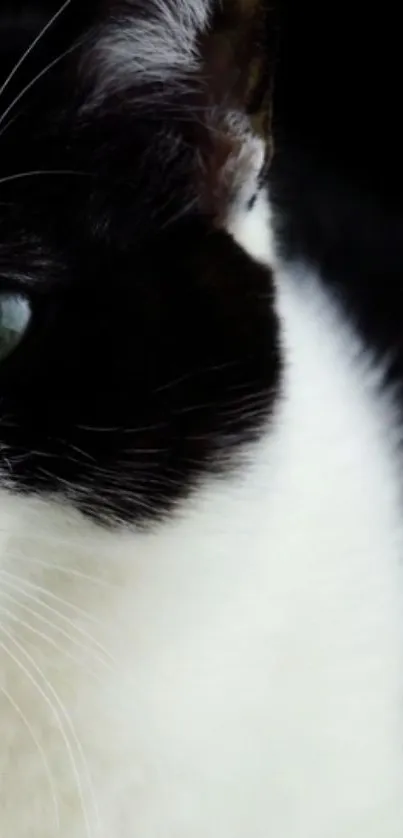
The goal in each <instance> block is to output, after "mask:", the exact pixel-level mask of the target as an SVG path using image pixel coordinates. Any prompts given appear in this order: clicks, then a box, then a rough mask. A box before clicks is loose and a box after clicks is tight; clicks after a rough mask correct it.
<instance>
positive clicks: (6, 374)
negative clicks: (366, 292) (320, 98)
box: [0, 0, 403, 838]
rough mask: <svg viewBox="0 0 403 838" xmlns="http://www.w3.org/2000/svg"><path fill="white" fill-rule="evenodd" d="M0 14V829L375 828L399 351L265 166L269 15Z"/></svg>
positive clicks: (228, 9) (258, 837) (390, 611)
mask: <svg viewBox="0 0 403 838" xmlns="http://www.w3.org/2000/svg"><path fill="white" fill-rule="evenodd" d="M48 6H49V4H48ZM0 21H1V27H0V55H1V59H0V71H1V78H2V79H3V81H2V82H0V103H1V110H0V132H1V133H0V360H1V366H0V398H1V401H0V418H1V421H0V431H1V472H0V473H1V481H0V484H1V489H0V777H1V781H0V833H1V835H4V836H7V838H269V836H270V838H271V836H273V838H274V837H275V838H325V836H326V838H398V836H401V834H402V829H403V793H402V784H403V752H402V717H403V709H402V673H403V668H402V646H403V633H402V613H403V612H402V596H401V594H402V569H401V557H402V546H403V522H402V496H401V448H400V444H401V427H402V421H401V415H400V403H399V394H398V389H397V386H396V385H397V382H396V379H395V378H394V379H393V381H392V378H391V376H390V369H391V363H392V361H391V359H390V357H389V354H388V352H387V350H390V351H391V350H392V349H393V348H394V346H393V345H391V346H388V347H385V348H384V349H385V351H382V352H381V351H379V352H378V351H377V350H376V347H375V345H372V344H371V342H370V341H369V339H368V335H369V332H368V330H365V329H360V328H359V319H358V318H357V319H354V317H353V316H352V314H351V312H350V307H349V306H348V305H347V297H343V294H342V293H341V290H340V288H339V287H338V285H337V283H335V282H333V283H332V282H327V281H325V280H326V277H324V276H322V275H321V272H320V270H319V269H318V265H317V264H315V259H314V255H313V254H312V252H310V251H309V248H308V249H305V251H304V253H303V252H302V251H303V248H299V247H298V246H296V244H295V236H294V237H293V235H292V232H293V231H292V217H291V216H287V208H286V207H285V205H284V198H283V197H282V193H281V183H283V184H284V183H285V180H286V178H282V176H281V167H280V168H279V167H278V166H277V168H276V164H274V169H273V172H274V174H273V175H272V176H270V170H269V174H268V167H269V164H270V162H271V159H272V153H273V149H272V143H271V140H270V135H271V125H272V114H271V88H272V79H273V63H275V62H274V61H273V56H274V48H275V47H274V41H275V37H274V33H275V30H276V24H275V21H274V20H273V18H272V10H271V4H269V3H265V2H263V0H260V2H259V1H258V0H250V2H249V0H233V2H230V0H228V2H227V0H224V2H221V3H215V0H147V2H145V0H141V2H140V0H105V2H95V0H91V2H88V3H86V4H79V3H78V2H77V0H70V2H69V1H68V0H67V2H65V3H64V4H63V5H60V6H58V7H54V6H53V7H52V9H50V7H49V8H47V9H45V7H44V5H42V6H41V5H40V4H39V3H38V4H36V6H34V5H32V4H31V7H30V8H28V7H25V8H24V9H21V11H20V15H18V14H17V12H16V9H15V6H10V9H9V10H8V12H7V10H5V11H2V12H1V13H0ZM269 34H270V35H273V37H271V38H270V40H269V42H268V41H267V40H266V38H267V36H268V35H269ZM25 36H26V38H27V41H26V44H25V47H22V46H21V44H22V42H23V41H24V37H25ZM274 159H275V158H274ZM301 195H302V193H298V194H297V193H296V194H295V202H296V203H298V201H301V200H302V198H301ZM292 205H293V199H292V200H291V202H289V206H288V209H289V211H290V212H291V214H292ZM306 212H307V215H308V210H307V211H306ZM290 219H291V220H290ZM307 224H308V218H307ZM292 242H294V246H292ZM342 246H343V242H341V243H339V242H337V247H336V251H337V249H338V248H340V247H341V248H342ZM358 296H360V295H358ZM361 296H362V294H361ZM390 317H391V318H392V319H393V318H396V322H397V319H398V313H397V312H396V311H395V312H394V313H391V315H390ZM392 365H393V364H392ZM392 385H393V386H392Z"/></svg>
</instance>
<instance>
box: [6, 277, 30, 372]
mask: <svg viewBox="0 0 403 838" xmlns="http://www.w3.org/2000/svg"><path fill="white" fill-rule="evenodd" d="M30 319H31V306H30V304H29V301H28V300H27V298H26V297H24V296H23V295H22V294H17V293H15V292H11V291H2V292H0V363H1V361H4V360H5V359H6V358H8V356H9V355H11V353H12V352H14V350H15V349H17V346H18V345H19V343H21V341H22V339H23V337H24V335H25V332H26V331H27V327H28V324H29V321H30Z"/></svg>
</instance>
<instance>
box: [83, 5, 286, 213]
mask: <svg viewBox="0 0 403 838" xmlns="http://www.w3.org/2000/svg"><path fill="white" fill-rule="evenodd" d="M275 31H276V30H275V22H274V16H273V9H272V5H271V0H108V2H105V3H104V12H103V14H102V16H101V18H100V20H99V22H98V24H97V26H96V27H95V28H94V30H93V32H92V46H91V49H90V51H89V53H88V56H87V60H86V62H85V64H86V67H87V71H89V77H90V79H91V94H90V99H89V101H90V103H92V107H94V108H95V109H97V108H98V109H99V108H105V107H107V105H108V103H109V104H110V103H111V102H114V103H115V106H116V103H117V102H120V103H122V106H123V103H124V107H126V108H127V106H128V103H130V104H131V107H132V108H133V113H134V111H135V112H136V116H137V118H139V119H141V116H142V114H143V115H144V116H145V118H147V119H150V118H152V119H154V121H155V124H156V125H157V124H158V132H159V134H161V126H163V130H164V131H165V132H166V133H168V132H169V134H170V136H171V137H175V144H176V146H177V147H178V148H184V147H185V146H186V147H187V149H189V148H191V149H192V150H193V154H192V157H191V159H192V164H191V171H190V172H189V173H188V174H189V177H190V178H191V180H192V184H193V188H194V189H195V191H196V193H197V198H198V203H199V206H200V208H201V209H202V211H203V212H205V213H207V214H208V215H210V216H211V217H213V218H214V221H215V223H216V224H217V225H218V226H221V225H222V224H223V223H225V220H226V219H227V217H228V213H229V212H231V211H232V210H233V208H234V206H236V205H239V204H242V205H244V204H248V202H250V201H252V199H253V198H254V195H255V194H256V191H257V189H258V187H259V183H260V179H261V177H262V172H263V171H264V169H265V167H266V165H267V164H268V162H269V160H270V158H271V153H272V143H271V93H272V82H273V65H274V56H275V50H274V48H273V44H274V42H275ZM187 159H189V156H188V157H187Z"/></svg>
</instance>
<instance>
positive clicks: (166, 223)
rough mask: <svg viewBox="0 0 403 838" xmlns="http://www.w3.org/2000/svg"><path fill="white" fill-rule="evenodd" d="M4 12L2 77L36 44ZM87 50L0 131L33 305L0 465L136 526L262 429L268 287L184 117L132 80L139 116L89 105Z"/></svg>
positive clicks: (67, 22)
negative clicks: (215, 202)
mask: <svg viewBox="0 0 403 838" xmlns="http://www.w3.org/2000/svg"><path fill="white" fill-rule="evenodd" d="M81 6H82V4H79V3H78V0H73V3H72V4H71V7H70V10H69V11H67V12H66V16H65V17H64V16H62V17H61V19H60V23H59V24H58V25H56V26H55V27H52V30H51V31H50V32H49V34H48V35H47V36H46V37H45V38H44V39H43V40H42V41H41V43H40V44H39V45H38V46H37V48H36V49H35V50H34V51H33V53H32V55H31V56H30V58H29V60H28V61H27V62H26V64H24V67H23V68H22V69H21V73H17V74H16V78H15V79H14V80H13V83H12V85H11V86H10V89H8V90H7V92H6V95H5V96H4V97H2V100H1V105H2V108H3V109H5V108H7V107H8V106H9V105H10V104H11V103H12V100H13V97H14V96H15V95H17V94H18V91H19V90H20V89H21V86H23V84H24V83H27V82H29V80H30V79H32V78H33V77H34V76H35V74H37V73H39V72H40V71H41V70H42V69H43V68H44V67H45V66H46V65H47V64H48V63H49V61H53V60H54V59H55V57H57V56H58V55H60V54H61V53H62V52H63V51H64V50H66V49H67V48H69V47H71V45H72V44H73V43H74V38H76V37H77V36H78V35H79V34H80V35H82V33H83V32H84V31H85V27H86V25H87V22H85V25H84V22H83V20H82V17H83V10H82V9H81ZM13 8H14V7H13ZM36 9H37V11H38V4H37V5H36ZM86 13H88V8H87V12H86ZM46 15H49V11H48V10H46V13H45V11H44V15H43V18H42V24H43V23H44V22H45V21H46V19H47V18H46ZM0 17H1V23H2V29H1V32H2V35H1V37H2V41H1V44H0V56H1V60H2V62H3V63H2V64H1V65H0V72H1V75H2V76H3V77H4V76H5V75H6V74H7V71H8V70H9V69H10V68H11V66H12V65H13V63H14V62H15V61H16V60H17V59H18V57H19V54H20V53H21V47H22V41H23V40H24V39H23V37H22V35H23V34H24V33H25V32H26V42H27V43H29V41H30V39H31V40H32V26H31V23H32V7H31V11H30V13H29V16H28V18H27V21H28V22H29V24H30V25H29V26H25V23H24V16H23V15H22V16H20V17H17V15H16V14H15V15H14V16H13V15H12V14H11V11H9V12H8V17H7V12H6V11H2V12H0ZM38 21H39V16H38ZM80 50H81V53H80ZM82 57H83V52H82V47H81V46H80V43H79V45H78V47H77V49H76V51H75V52H73V53H70V54H68V55H67V56H66V57H65V58H64V59H62V60H60V61H59V62H58V63H57V64H55V65H54V66H53V68H52V69H51V70H50V71H49V72H47V73H46V74H44V75H43V76H42V78H41V79H40V80H39V81H38V82H37V83H35V84H34V85H33V87H32V89H31V90H30V91H29V92H27V93H26V94H25V95H24V96H23V97H22V99H21V101H20V102H19V103H18V106H17V108H16V109H13V110H12V112H10V114H9V115H8V117H7V121H8V118H9V117H11V116H13V117H16V119H15V121H13V122H11V123H10V124H9V125H8V127H7V128H6V129H5V130H4V132H3V133H2V134H1V136H0V179H1V181H2V182H0V281H1V287H2V288H8V289H10V288H11V289H15V290H21V289H23V290H24V292H25V293H26V294H27V295H28V297H29V299H30V300H31V303H32V308H33V319H32V323H31V326H30V329H29V331H28V334H27V336H26V338H25V339H24V341H23V342H22V344H21V346H20V347H19V349H18V350H17V351H16V352H15V353H14V354H13V355H12V356H11V357H10V358H9V359H8V360H7V361H5V362H4V363H3V364H2V366H1V367H0V411H1V413H0V428H1V451H2V462H1V469H2V472H3V474H4V479H5V480H7V484H9V483H10V481H11V484H12V486H13V487H14V488H16V489H18V491H26V490H29V491H35V492H41V493H50V494H57V495H62V496H67V497H68V498H69V499H70V500H72V501H73V502H74V503H76V504H77V505H78V506H79V507H80V508H81V509H82V510H84V511H85V512H87V513H89V514H92V515H95V516H97V517H100V518H103V519H106V518H113V519H116V518H118V519H121V520H125V521H130V522H133V523H136V524H143V523H145V522H146V521H147V520H148V519H149V518H150V517H151V518H152V517H154V516H156V515H162V514H164V513H165V512H166V511H167V510H168V509H169V508H170V507H171V505H172V503H173V502H175V501H176V500H177V499H178V498H179V497H180V496H182V495H183V494H185V493H187V492H188V491H189V490H190V489H191V487H192V486H193V485H194V484H195V483H197V481H198V480H199V478H200V476H201V475H202V474H203V473H205V472H206V471H209V470H212V471H215V472H218V473H220V472H222V471H224V470H225V469H227V468H229V467H232V466H233V465H234V464H235V462H236V452H237V451H238V450H239V448H240V446H241V444H242V443H244V442H245V441H246V440H248V439H252V438H254V437H255V436H256V435H257V434H258V433H259V431H260V428H261V425H262V423H263V422H264V421H266V418H267V415H268V413H269V411H270V405H271V403H272V400H273V398H274V394H275V390H276V386H277V381H278V374H279V354H278V348H277V323H276V319H275V316H274V313H273V308H272V306H271V295H272V284H271V277H270V274H269V272H268V271H266V270H265V269H263V268H262V267H259V266H258V265H257V264H255V263H253V261H251V260H250V259H249V258H248V257H247V256H246V255H245V254H244V253H243V252H241V250H240V249H239V248H238V247H237V246H236V245H235V243H234V242H233V241H232V240H231V239H230V238H229V237H228V236H227V235H226V234H225V233H224V232H222V231H221V230H218V229H216V228H215V226H214V224H213V219H212V218H210V217H209V216H208V215H206V213H204V212H203V211H202V209H201V208H200V207H199V206H198V204H197V202H195V200H194V198H195V196H194V193H193V191H192V189H189V183H190V182H191V178H192V168H191V166H192V149H190V152H189V143H187V142H186V138H185V133H186V131H187V130H188V120H189V114H187V117H186V120H185V121H184V122H183V124H181V121H180V119H179V116H178V113H179V111H178V109H175V107H168V106H165V107H164V108H161V110H158V109H155V108H154V109H150V106H149V104H148V99H147V95H146V93H147V92H146V91H144V92H143V93H144V95H143V96H141V95H139V94H141V92H142V91H141V90H140V91H139V90H137V97H136V107H135V108H134V109H133V108H131V107H130V106H128V104H127V103H125V101H123V100H119V99H115V100H114V101H113V102H112V101H109V102H108V104H107V105H105V106H102V107H101V108H100V109H98V110H97V112H96V113H90V114H88V112H87V111H86V110H85V108H83V105H85V103H86V95H87V92H88V91H87V90H86V89H85V87H83V85H82V84H81V76H80V73H79V72H78V71H77V68H79V67H80V62H81V59H82ZM165 101H167V100H166V99H165ZM170 104H171V105H172V102H171V103H170ZM0 114H1V111H0ZM2 127H4V126H1V127H0V130H1V128H2ZM173 134H175V136H176V139H177V140H178V142H177V143H176V144H175V151H174V152H172V147H173V144H172V142H171V140H172V135H173ZM24 172H25V173H27V174H26V175H24V176H23V177H18V178H14V176H15V175H19V174H20V173H24ZM40 172H41V174H39V173H40ZM46 172H48V174H46ZM52 172H54V174H52ZM29 173H31V174H29ZM7 179H9V180H7Z"/></svg>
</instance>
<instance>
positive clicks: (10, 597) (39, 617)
mask: <svg viewBox="0 0 403 838" xmlns="http://www.w3.org/2000/svg"><path fill="white" fill-rule="evenodd" d="M5 584H6V585H8V584H9V583H8V582H6V583H5ZM2 597H4V598H6V599H7V600H8V601H9V602H12V603H13V604H14V605H18V607H19V608H21V609H22V610H24V611H25V612H26V613H27V614H30V615H31V617H34V618H35V619H37V620H40V621H41V622H42V623H44V625H46V626H49V628H51V629H53V630H55V631H57V632H59V634H60V635H61V636H62V637H65V638H66V640H68V641H69V642H70V643H72V644H73V645H74V646H77V647H78V648H79V649H82V650H83V651H84V652H90V651H91V652H93V656H94V659H95V660H96V661H97V662H98V663H100V664H101V665H102V666H104V667H106V668H107V669H111V665H110V663H109V662H108V661H106V660H104V659H103V658H101V657H100V656H99V655H97V654H96V653H95V652H94V651H93V649H92V648H91V647H90V646H86V645H85V644H84V643H82V642H81V641H80V640H77V638H75V637H73V636H72V635H71V634H69V633H68V632H67V631H65V629H63V628H61V627H60V626H58V625H57V624H56V623H52V621H51V620H48V619H47V617H44V616H43V614H41V613H40V612H39V611H35V609H34V608H30V606H29V605H26V604H25V603H24V602H21V601H20V600H19V599H18V598H17V597H15V596H13V595H12V594H9V593H7V592H6V591H3V592H2ZM31 599H33V597H31ZM38 602H39V600H38ZM0 610H1V606H0ZM59 616H62V615H59ZM14 619H20V618H18V617H15V618H14ZM27 625H28V624H27ZM72 625H74V624H73V623H72ZM38 631H39V630H38ZM39 634H40V636H42V635H41V633H39ZM46 637H47V635H46ZM49 642H50V641H49ZM94 642H95V640H94ZM54 643H56V641H54ZM59 649H60V647H59ZM66 654H67V652H66ZM72 659H73V660H76V661H77V659H76V658H74V656H72Z"/></svg>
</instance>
